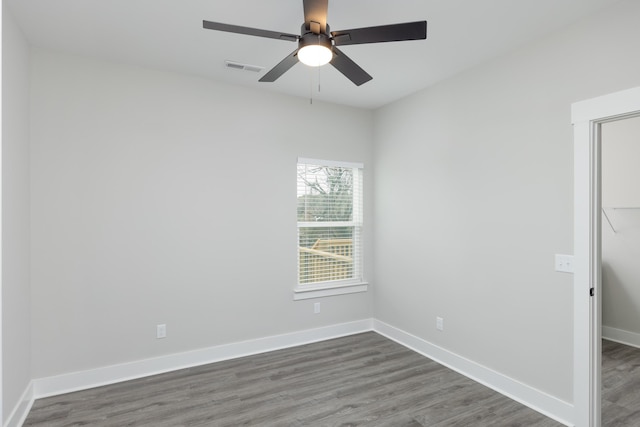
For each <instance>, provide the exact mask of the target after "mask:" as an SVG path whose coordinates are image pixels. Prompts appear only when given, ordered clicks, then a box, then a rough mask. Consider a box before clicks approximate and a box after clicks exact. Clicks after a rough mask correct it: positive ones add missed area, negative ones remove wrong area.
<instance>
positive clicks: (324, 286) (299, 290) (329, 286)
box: [293, 157, 369, 300]
mask: <svg viewBox="0 0 640 427" xmlns="http://www.w3.org/2000/svg"><path fill="white" fill-rule="evenodd" d="M297 164H310V165H319V166H329V167H343V168H352V169H353V170H354V174H363V171H364V165H363V164H362V163H354V162H341V161H335V160H320V159H310V158H305V157H299V158H298V162H297ZM362 178H363V177H362V176H359V177H357V176H354V180H353V185H354V188H353V194H354V200H353V203H354V204H353V220H352V221H336V222H303V221H297V227H296V228H297V229H298V230H299V229H300V228H305V227H322V228H324V227H344V226H348V227H354V233H353V239H354V243H353V250H354V255H353V257H354V260H357V261H356V262H354V273H353V278H352V279H346V280H334V281H330V282H315V283H311V284H300V283H299V279H300V265H299V253H300V251H299V249H297V248H296V252H297V255H296V258H297V259H298V262H297V263H296V265H297V279H296V280H297V281H298V283H297V284H296V287H295V288H294V291H293V299H294V300H305V299H311V298H322V297H327V296H334V295H344V294H352V293H358V292H366V291H367V290H368V287H369V284H368V283H367V282H366V281H365V280H364V271H363V265H364V259H363V253H362V252H363V251H364V250H363V245H362V240H361V239H362V229H363V210H364V209H363V206H362V200H363V188H362V187H361V186H362V185H363V184H362V182H363V179H362ZM356 194H359V195H360V196H359V197H356V196H355V195H356ZM298 236H299V232H298V233H296V237H297V238H298ZM296 246H297V244H296ZM355 251H358V252H359V253H357V254H356V253H355Z"/></svg>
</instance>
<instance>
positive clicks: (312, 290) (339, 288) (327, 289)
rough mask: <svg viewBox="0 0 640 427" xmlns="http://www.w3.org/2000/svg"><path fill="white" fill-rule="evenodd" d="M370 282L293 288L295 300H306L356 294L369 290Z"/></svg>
mask: <svg viewBox="0 0 640 427" xmlns="http://www.w3.org/2000/svg"><path fill="white" fill-rule="evenodd" d="M368 289H369V283H367V282H357V283H349V284H346V285H345V284H340V285H333V286H331V285H329V286H327V285H324V286H322V285H316V286H304V287H303V286H298V287H297V288H295V289H294V290H293V300H294V301H298V300H304V299H312V298H323V297H330V296H334V295H345V294H355V293H358V292H367V290H368Z"/></svg>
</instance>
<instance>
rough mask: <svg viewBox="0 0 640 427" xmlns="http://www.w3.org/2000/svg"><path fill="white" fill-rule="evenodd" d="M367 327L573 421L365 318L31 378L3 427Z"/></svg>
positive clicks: (528, 393) (517, 386)
mask: <svg viewBox="0 0 640 427" xmlns="http://www.w3.org/2000/svg"><path fill="white" fill-rule="evenodd" d="M369 331H374V332H376V333H378V334H380V335H382V336H385V337H387V338H389V339H391V340H393V341H395V342H397V343H398V344H400V345H402V346H404V347H407V348H409V349H411V350H413V351H416V352H417V353H419V354H421V355H423V356H425V357H428V358H430V359H432V360H434V361H435V362H437V363H440V364H441V365H443V366H446V367H448V368H450V369H453V370H454V371H456V372H458V373H460V374H462V375H464V376H466V377H468V378H470V379H472V380H474V381H476V382H478V383H480V384H483V385H485V386H487V387H489V388H491V389H493V390H495V391H496V392H498V393H500V394H503V395H505V396H507V397H509V398H511V399H513V400H515V401H517V402H520V403H522V404H523V405H525V406H528V407H529V408H532V409H534V410H536V411H538V412H540V413H542V414H544V415H546V416H548V417H550V418H553V419H555V420H557V421H558V422H560V423H562V424H565V425H567V426H572V425H573V424H571V423H570V422H569V420H570V419H571V416H572V415H573V413H574V409H573V406H572V405H571V404H569V403H567V402H564V401H562V400H560V399H557V398H555V397H553V396H551V395H549V394H546V393H544V392H542V391H540V390H537V389H535V388H533V387H530V386H528V385H526V384H523V383H521V382H519V381H517V380H514V379H512V378H510V377H507V376H505V375H503V374H500V373H499V372H496V371H493V370H491V369H489V368H487V367H485V366H482V365H480V364H478V363H476V362H473V361H471V360H469V359H466V358H464V357H462V356H459V355H457V354H455V353H452V352H450V351H448V350H446V349H443V348H441V347H439V346H437V345H434V344H431V343H429V342H428V341H425V340H423V339H421V338H418V337H416V336H414V335H411V334H409V333H407V332H404V331H402V330H400V329H398V328H395V327H393V326H391V325H388V324H386V323H384V322H381V321H379V320H376V319H363V320H359V321H354V322H349V323H342V324H338V325H331V326H325V327H322V328H317V329H309V330H305V331H299V332H293V333H289V334H284V335H275V336H270V337H265V338H258V339H255V340H249V341H242V342H238V343H232V344H226V345H220V346H215V347H210V348H206V349H202V350H195V351H190V352H185V353H178V354H171V355H167V356H162V357H157V358H154V359H146V360H140V361H135V362H130V363H123V364H119V365H111V366H105V367H102V368H96V369H91V370H87V371H80V372H71V373H68V374H62V375H58V376H54V377H46V378H39V379H35V380H33V381H32V383H31V384H30V385H29V389H28V390H26V391H25V393H24V396H23V398H22V400H21V402H22V403H21V404H20V405H19V406H18V407H17V408H16V409H14V411H13V413H12V417H11V418H10V421H9V422H8V423H7V424H6V425H5V426H4V427H19V426H20V425H22V423H23V422H24V419H26V416H27V414H28V413H29V410H30V408H31V405H32V404H33V401H34V399H40V398H43V397H48V396H54V395H59V394H64V393H70V392H73V391H79V390H85V389H89V388H93V387H99V386H103V385H107V384H114V383H118V382H122V381H127V380H132V379H136V378H142V377H147V376H151V375H156V374H161V373H164V372H171V371H175V370H178V369H184V368H188V367H193V366H200V365H204V364H208V363H214V362H219V361H223V360H229V359H235V358H238V357H244V356H249V355H254V354H260V353H265V352H269V351H274V350H280V349H283V348H290V347H295V346H299V345H304V344H309V343H314V342H319V341H324V340H328V339H332V338H338V337H342V336H347V335H353V334H358V333H362V332H369Z"/></svg>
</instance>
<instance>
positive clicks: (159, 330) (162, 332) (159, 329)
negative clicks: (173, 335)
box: [156, 324, 167, 339]
mask: <svg viewBox="0 0 640 427" xmlns="http://www.w3.org/2000/svg"><path fill="white" fill-rule="evenodd" d="M166 337H167V325H165V324H162V325H157V326H156V338H158V339H160V338H166Z"/></svg>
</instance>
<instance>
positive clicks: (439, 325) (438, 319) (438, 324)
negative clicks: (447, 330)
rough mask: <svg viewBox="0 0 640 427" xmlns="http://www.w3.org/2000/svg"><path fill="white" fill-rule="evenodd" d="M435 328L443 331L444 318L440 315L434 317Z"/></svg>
mask: <svg viewBox="0 0 640 427" xmlns="http://www.w3.org/2000/svg"><path fill="white" fill-rule="evenodd" d="M436 329H437V330H439V331H444V319H443V318H442V317H436Z"/></svg>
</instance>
